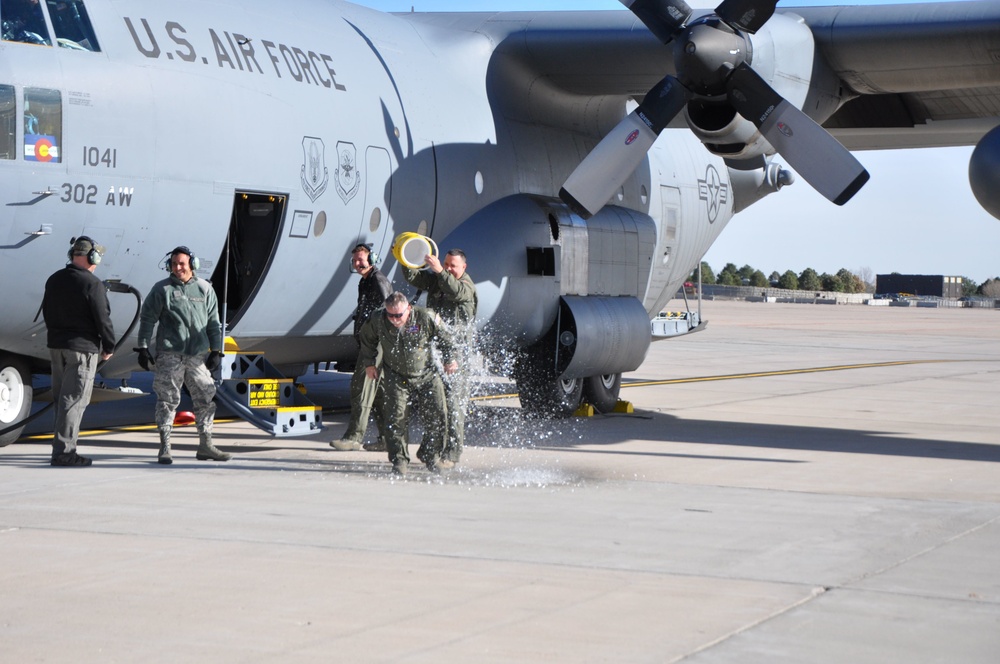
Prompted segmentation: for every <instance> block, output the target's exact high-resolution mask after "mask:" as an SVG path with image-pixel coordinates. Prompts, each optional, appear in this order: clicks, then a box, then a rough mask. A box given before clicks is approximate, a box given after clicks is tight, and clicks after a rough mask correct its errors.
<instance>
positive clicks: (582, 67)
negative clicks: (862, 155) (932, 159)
mask: <svg viewBox="0 0 1000 664" xmlns="http://www.w3.org/2000/svg"><path fill="white" fill-rule="evenodd" d="M498 4H502V3H498ZM622 4H623V5H624V6H625V7H624V8H623V9H622V10H620V11H606V12H565V11H563V12H516V13H515V12H509V13H407V14H395V15H390V14H385V13H380V12H377V11H373V10H370V9H367V8H364V7H359V6H357V5H354V4H351V3H349V2H341V1H339V0H288V1H287V2H284V3H273V2H263V1H261V0H240V1H239V2H237V1H236V0H216V1H215V2H209V3H205V2H189V1H187V0H172V1H171V2H162V0H160V1H156V2H153V1H146V0H130V1H126V0H43V1H39V0H0V21H2V33H3V34H2V41H0V202H2V205H3V210H4V213H3V215H2V217H0V283H2V284H3V294H2V316H0V428H2V427H3V425H4V424H10V423H16V422H19V421H20V420H21V419H22V418H23V417H24V416H25V415H26V414H27V413H28V411H29V409H30V408H31V402H32V374H44V373H45V372H46V371H47V357H48V355H47V351H46V346H45V329H44V323H43V321H42V320H41V317H40V315H39V306H40V301H41V297H42V290H43V285H44V282H45V278H46V277H47V275H48V274H50V273H51V272H53V271H55V270H56V269H58V268H59V267H61V266H62V264H63V263H64V262H65V256H66V252H67V249H68V248H69V242H70V240H71V238H73V237H75V236H79V235H87V236H90V237H92V238H95V239H96V240H97V241H98V242H100V243H102V244H104V245H105V246H106V247H107V253H106V255H105V256H104V259H103V262H102V263H101V265H100V267H99V268H98V272H97V274H98V276H100V277H101V278H102V279H105V280H108V281H109V283H111V284H113V285H114V284H117V285H118V286H124V285H127V286H130V287H133V288H135V289H136V290H137V291H138V292H141V293H145V292H147V290H148V289H149V288H150V286H151V285H152V284H153V283H154V282H156V281H158V280H159V279H161V278H163V277H164V276H165V275H164V272H163V258H164V254H165V253H166V252H168V251H169V250H171V249H172V248H173V247H175V246H177V245H187V246H188V247H191V248H192V249H193V250H194V251H195V253H196V254H197V255H198V258H199V259H200V267H199V274H200V276H203V277H206V278H210V279H211V280H212V283H213V287H214V288H215V289H216V291H217V292H218V294H219V300H220V303H221V304H222V307H223V309H224V320H225V325H226V332H227V334H229V335H231V336H232V337H234V338H235V339H236V340H237V341H238V343H239V345H240V346H241V347H242V348H243V349H254V350H259V351H261V352H264V353H266V354H267V356H268V358H269V359H270V361H271V362H272V363H273V364H275V365H278V366H280V367H284V368H285V369H286V370H287V371H289V372H291V373H292V374H294V373H296V372H301V371H304V370H305V369H306V367H308V366H309V365H310V364H313V363H316V362H340V363H343V364H350V363H352V362H353V361H354V358H355V355H356V347H355V344H354V341H353V338H352V335H351V315H352V313H353V311H354V307H355V301H356V287H355V284H356V277H353V276H352V274H351V273H350V271H349V260H348V259H349V252H350V249H351V248H352V247H353V246H354V245H355V244H356V243H358V242H369V243H372V245H373V246H374V248H375V251H376V252H377V253H378V254H380V255H381V256H383V257H385V259H384V260H383V261H382V268H383V270H384V271H385V272H386V273H387V274H389V275H390V277H391V278H394V280H395V283H396V284H397V286H399V287H401V288H403V287H404V286H405V284H404V282H403V280H402V279H401V278H400V276H399V274H398V272H399V271H398V270H397V265H396V263H395V262H394V261H393V260H392V258H391V257H390V247H391V245H392V242H393V238H395V237H396V236H397V235H398V234H400V233H403V232H416V233H419V234H421V235H426V236H429V237H431V238H433V239H434V240H435V241H436V242H437V244H438V245H439V246H440V247H442V249H447V248H451V247H460V248H462V249H464V250H465V252H466V254H467V255H468V257H469V272H470V274H471V275H472V276H473V278H474V279H475V281H476V284H477V288H478V291H479V303H480V305H479V306H480V308H479V327H480V339H481V343H482V345H483V347H484V350H485V351H486V356H487V357H494V358H505V359H503V360H499V359H498V360H497V361H496V362H495V363H494V364H495V366H494V368H495V369H496V370H503V371H508V372H509V373H510V374H511V375H513V377H514V378H515V379H516V381H517V383H518V387H519V389H520V390H521V391H522V393H529V394H533V397H532V399H533V402H536V403H540V404H545V405H546V406H547V407H551V408H552V409H553V410H555V411H562V412H567V411H572V409H574V408H575V407H576V406H577V405H578V404H579V402H580V400H581V398H586V399H588V401H590V402H591V403H595V404H597V405H598V408H599V409H607V408H609V407H611V405H612V404H613V403H614V402H615V400H616V398H617V391H618V387H619V386H620V380H621V374H622V372H626V371H631V370H634V369H636V368H637V367H638V366H639V364H640V363H641V362H642V360H643V358H644V357H645V354H646V351H647V349H648V346H649V344H650V341H651V338H652V334H651V325H650V321H651V319H653V318H654V317H655V316H656V314H657V313H658V312H659V311H660V310H661V309H662V308H663V307H664V306H665V305H666V303H667V302H668V301H669V300H670V299H671V298H672V297H673V296H674V294H675V293H676V292H677V290H678V287H679V286H680V284H682V283H683V282H684V281H685V279H687V277H688V275H690V274H691V272H692V270H693V269H694V268H695V267H696V266H697V265H698V264H699V261H700V259H701V258H702V256H703V255H704V254H705V252H706V251H707V250H708V248H709V246H710V245H711V244H712V242H713V241H714V240H715V238H716V237H718V235H719V233H721V232H722V230H723V228H725V226H726V224H727V223H728V222H729V220H730V219H731V218H732V216H733V215H734V214H736V213H738V212H739V211H740V210H743V209H745V208H747V207H748V206H749V205H752V204H753V203H754V202H756V201H758V200H760V199H761V198H762V197H764V196H766V195H769V194H772V193H775V192H777V191H778V190H779V189H781V188H782V187H783V186H785V185H787V184H789V183H790V181H791V180H792V179H793V178H792V176H791V174H790V172H789V171H788V170H787V166H790V167H792V168H793V169H794V170H795V171H796V172H797V173H798V174H799V175H800V176H801V179H802V180H804V181H805V184H799V186H812V187H814V188H816V189H817V190H818V191H819V192H820V193H822V194H823V195H824V196H826V197H827V198H828V199H830V200H831V201H832V202H833V203H836V204H844V203H847V201H848V199H850V197H851V196H852V195H853V194H854V193H855V192H856V191H857V190H858V189H859V188H860V187H862V186H863V185H864V183H865V180H866V179H867V178H868V174H867V172H865V170H864V167H863V166H862V165H861V163H860V162H859V161H858V159H856V158H855V157H854V155H852V153H851V152H850V150H861V149H891V148H902V147H922V146H938V145H940V146H944V145H977V144H978V147H977V149H976V151H975V152H974V154H973V161H972V164H971V165H970V180H971V182H972V186H973V188H974V190H975V192H976V194H977V197H978V198H979V200H980V201H981V202H982V204H983V206H984V207H985V208H987V209H988V210H990V211H991V212H992V213H993V214H994V215H997V216H1000V193H998V192H1000V181H998V180H1000V167H998V163H1000V132H998V131H997V130H994V129H993V128H994V127H996V126H997V125H998V124H1000V3H997V2H995V1H994V0H986V1H973V2H955V3H939V4H938V3H932V4H914V5H892V6H863V7H850V6H845V7H826V8H796V7H793V6H784V5H783V6H782V7H780V8H777V7H776V4H777V3H776V1H775V0H724V1H723V2H722V4H720V5H719V6H718V7H717V8H715V9H714V10H712V9H692V8H691V7H689V6H688V5H687V4H686V3H685V2H684V0H622ZM991 130H993V131H992V132H991ZM112 309H113V316H114V321H115V324H116V328H117V329H118V330H124V329H125V328H126V327H127V326H128V323H129V321H130V320H131V318H132V317H133V315H134V311H133V309H134V303H130V302H129V300H128V299H121V298H118V297H117V296H115V295H112ZM132 345H133V344H131V343H125V344H124V346H123V348H124V349H126V351H125V352H119V353H118V354H116V355H115V357H114V358H113V359H112V360H111V361H110V362H109V363H108V364H107V365H106V366H105V367H104V369H103V372H102V373H103V375H104V376H123V375H126V374H128V373H129V372H130V371H132V370H134V369H136V367H137V365H136V362H135V355H134V354H131V353H129V352H127V349H128V348H130V347H131V346H132ZM511 349H514V350H516V352H514V353H511V352H509V351H510V350H511ZM17 433H18V432H17V430H16V429H15V430H14V431H13V432H8V433H7V434H5V435H4V437H3V439H2V440H0V444H3V443H7V442H10V441H11V440H13V439H14V438H15V437H16V436H17Z"/></svg>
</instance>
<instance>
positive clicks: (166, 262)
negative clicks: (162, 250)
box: [163, 245, 201, 272]
mask: <svg viewBox="0 0 1000 664" xmlns="http://www.w3.org/2000/svg"><path fill="white" fill-rule="evenodd" d="M177 254H184V255H186V256H187V257H188V259H189V262H190V263H191V270H192V271H194V272H197V271H198V268H199V267H200V265H201V261H199V260H198V257H197V256H195V255H194V252H193V251H191V250H190V249H188V248H187V247H185V246H184V245H181V246H178V247H174V248H173V249H171V250H170V252H169V253H167V255H166V256H164V258H163V269H164V270H166V271H167V272H170V261H171V259H173V257H174V256H176V255H177Z"/></svg>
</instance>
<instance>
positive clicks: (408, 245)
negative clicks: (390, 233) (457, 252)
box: [392, 232, 438, 270]
mask: <svg viewBox="0 0 1000 664" xmlns="http://www.w3.org/2000/svg"><path fill="white" fill-rule="evenodd" d="M392 255H393V256H394V257H395V258H396V260H397V261H399V264H400V265H404V266H406V267H408V268H410V269H411V270H419V269H420V268H422V267H424V266H425V265H427V263H426V262H425V261H424V257H425V256H437V255H438V246H437V244H435V242H434V240H432V239H430V238H429V237H427V236H426V235H421V234H419V233H411V232H406V233H400V234H399V235H397V236H396V240H395V241H394V242H393V243H392Z"/></svg>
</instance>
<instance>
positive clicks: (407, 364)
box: [358, 306, 454, 467]
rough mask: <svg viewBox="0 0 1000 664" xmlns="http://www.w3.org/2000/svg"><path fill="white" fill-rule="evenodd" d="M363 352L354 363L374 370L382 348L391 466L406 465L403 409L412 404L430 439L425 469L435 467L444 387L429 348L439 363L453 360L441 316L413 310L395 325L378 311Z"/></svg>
mask: <svg viewBox="0 0 1000 664" xmlns="http://www.w3.org/2000/svg"><path fill="white" fill-rule="evenodd" d="M358 336H359V339H358V340H359V342H360V344H361V352H360V354H359V355H358V360H359V362H360V364H361V365H363V366H365V367H373V366H375V358H376V355H377V353H378V349H379V348H380V347H381V349H382V384H383V386H384V389H385V403H384V404H383V408H382V413H383V418H384V419H383V428H382V431H383V432H384V435H385V439H386V447H387V448H388V452H389V461H391V462H392V463H393V464H395V463H396V461H397V460H400V461H405V462H407V463H409V461H410V454H409V451H408V450H407V449H406V428H407V419H406V413H407V406H408V404H410V403H413V404H414V405H415V406H416V407H417V409H418V412H419V414H420V417H421V420H422V421H423V425H424V431H425V432H426V433H427V434H429V438H430V439H429V443H428V448H429V450H428V451H429V454H428V456H427V458H426V459H422V460H423V461H425V463H427V465H428V467H433V466H435V465H436V463H437V460H438V459H439V458H440V456H441V450H442V448H443V447H444V436H445V431H446V428H447V421H448V407H447V405H446V403H445V395H444V383H443V382H442V380H441V376H440V374H439V373H438V371H437V368H436V367H435V366H434V358H433V355H432V352H431V351H432V349H433V347H435V346H436V347H437V349H438V351H439V352H440V353H441V356H442V358H443V361H444V363H445V364H448V363H450V362H452V361H453V360H454V347H453V345H452V342H451V339H450V338H449V337H448V336H447V335H446V334H444V323H443V322H442V321H441V318H440V316H438V315H437V314H435V313H434V312H432V311H429V310H427V309H425V308H423V307H417V306H411V307H410V315H409V318H408V319H407V321H406V324H405V325H403V326H402V327H400V328H397V327H396V326H394V325H393V324H392V323H391V322H390V321H389V319H388V318H387V317H386V315H385V310H382V311H378V312H376V313H375V314H374V315H372V317H371V318H369V319H368V322H366V323H365V324H364V325H363V326H362V327H361V331H360V333H359V335H358Z"/></svg>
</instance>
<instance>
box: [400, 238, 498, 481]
mask: <svg viewBox="0 0 1000 664" xmlns="http://www.w3.org/2000/svg"><path fill="white" fill-rule="evenodd" d="M424 261H425V263H426V265H427V269H426V270H423V271H420V270H414V269H411V268H408V267H406V266H405V265H403V266H402V268H403V276H404V277H406V280H407V281H408V282H410V284H412V285H413V286H416V287H417V288H419V289H420V290H423V291H426V292H427V308H428V309H433V310H434V311H435V312H436V313H437V314H439V315H440V316H441V318H442V319H443V320H444V322H445V324H446V326H447V329H448V332H449V333H450V334H451V336H452V345H453V346H454V347H455V352H456V354H457V357H456V359H457V360H458V361H459V363H460V364H461V365H462V371H460V372H457V373H455V374H453V375H451V376H448V378H447V379H446V380H445V383H444V389H445V398H446V400H447V403H448V436H447V438H446V439H445V443H444V450H443V451H442V453H441V466H442V467H443V468H451V467H452V466H454V465H455V464H456V463H458V460H459V458H460V457H461V456H462V448H463V447H464V445H465V412H466V410H468V408H469V398H470V396H471V387H470V385H469V366H470V365H471V359H472V351H473V348H474V347H475V332H476V324H475V323H476V309H477V307H478V305H479V299H478V296H477V294H476V284H475V283H474V282H473V281H472V277H470V276H469V275H468V273H467V272H466V271H465V269H466V266H467V261H466V257H465V252H463V251H462V250H461V249H452V250H451V251H449V252H448V253H447V254H446V255H445V257H444V262H443V263H442V262H441V261H440V260H439V259H438V258H437V256H433V255H428V256H425V257H424ZM424 440H425V442H426V435H425V436H424ZM424 447H425V446H424V445H421V449H420V450H419V451H418V452H417V457H418V458H419V457H420V456H421V455H422V454H423V453H424Z"/></svg>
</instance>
